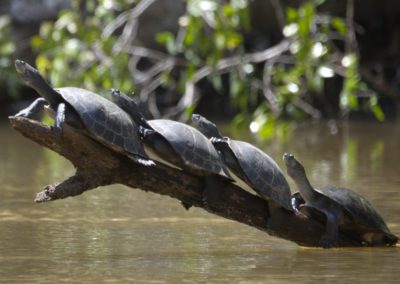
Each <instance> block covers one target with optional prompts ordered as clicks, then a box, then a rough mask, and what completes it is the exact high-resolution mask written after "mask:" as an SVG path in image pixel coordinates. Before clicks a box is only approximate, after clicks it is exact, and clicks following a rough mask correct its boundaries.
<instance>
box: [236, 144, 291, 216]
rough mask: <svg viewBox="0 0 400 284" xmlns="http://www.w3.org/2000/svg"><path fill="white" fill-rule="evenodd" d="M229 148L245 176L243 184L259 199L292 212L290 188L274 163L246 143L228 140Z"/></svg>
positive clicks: (264, 154)
mask: <svg viewBox="0 0 400 284" xmlns="http://www.w3.org/2000/svg"><path fill="white" fill-rule="evenodd" d="M229 147H230V149H231V150H232V153H233V154H234V156H235V157H236V159H237V162H238V163H239V165H240V168H241V169H242V171H243V173H244V174H245V175H246V178H247V179H246V180H245V182H246V183H247V184H248V185H249V186H250V187H251V188H252V189H253V190H255V191H256V192H257V193H258V194H259V195H260V196H261V197H263V198H265V199H272V200H274V201H275V202H277V203H278V204H280V205H281V206H282V207H284V208H286V209H288V210H292V206H291V193H290V187H289V184H288V182H287V181H286V178H285V177H284V175H283V174H282V171H281V170H280V168H279V166H278V165H277V164H276V162H275V161H274V160H273V159H272V158H271V157H270V156H268V155H267V154H266V153H264V152H263V151H261V150H260V149H258V148H257V147H255V146H253V145H251V144H250V143H247V142H243V141H237V140H229Z"/></svg>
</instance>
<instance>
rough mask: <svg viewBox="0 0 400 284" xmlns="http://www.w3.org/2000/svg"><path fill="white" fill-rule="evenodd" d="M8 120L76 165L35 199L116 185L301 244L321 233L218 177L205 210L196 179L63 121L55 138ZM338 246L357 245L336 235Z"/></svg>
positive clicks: (35, 125) (47, 130)
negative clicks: (135, 157)
mask: <svg viewBox="0 0 400 284" xmlns="http://www.w3.org/2000/svg"><path fill="white" fill-rule="evenodd" d="M9 120H10V123H11V125H12V126H13V127H14V128H15V129H16V130H17V131H19V132H20V133H22V134H23V135H24V136H25V137H27V138H28V139H31V140H33V141H34V142H36V143H38V144H40V145H42V146H44V147H47V148H49V149H51V150H53V151H55V152H57V153H59V154H60V155H62V156H64V157H65V158H67V159H68V160H70V161H71V162H72V164H73V165H74V166H75V168H76V173H75V175H74V176H72V177H70V178H68V179H67V180H65V181H63V182H61V183H55V184H52V185H48V186H46V187H45V188H44V190H43V191H42V192H40V193H38V194H37V196H36V199H35V201H36V202H47V201H52V200H57V199H62V198H66V197H68V196H76V195H79V194H81V193H83V192H85V191H87V190H90V189H94V188H96V187H99V186H104V185H109V184H114V183H120V184H124V185H127V186H129V187H132V188H140V189H142V190H145V191H152V192H154V193H158V194H161V195H168V196H170V197H172V198H176V199H178V200H180V201H183V202H185V203H187V204H191V205H193V206H196V207H201V208H203V209H205V210H207V211H208V212H210V213H213V214H216V215H219V216H221V217H224V218H227V219H231V220H235V221H237V222H241V223H244V224H247V225H249V226H251V227H254V228H257V229H259V230H261V231H264V232H267V233H268V234H270V235H273V236H276V237H280V238H283V239H286V240H290V241H292V242H295V243H297V244H299V245H303V246H318V241H319V239H320V237H321V235H322V234H323V233H324V225H323V224H321V223H319V222H318V221H316V220H313V219H310V218H307V217H304V216H301V215H296V214H294V213H293V212H289V211H287V210H284V209H280V208H278V209H273V207H271V208H270V209H271V210H269V207H270V204H268V202H267V201H265V200H263V199H261V198H259V197H258V196H256V195H253V194H251V193H249V192H247V191H245V190H243V189H241V188H239V187H237V186H236V185H234V184H231V183H227V182H226V181H222V180H221V187H220V192H219V196H220V198H219V199H218V200H217V202H216V203H215V204H214V203H213V206H212V207H211V208H209V207H207V208H206V207H205V205H204V204H203V202H202V190H203V179H202V178H201V177H198V176H195V175H192V174H191V173H187V172H184V171H180V170H177V169H173V168H169V167H167V166H163V165H160V164H158V165H157V166H155V167H145V166H142V165H139V164H137V163H135V162H133V161H132V160H130V159H129V158H127V157H125V156H124V155H120V154H118V153H116V152H113V151H111V150H109V149H108V148H106V147H105V146H103V145H101V144H100V143H97V142H96V141H94V140H92V139H90V138H88V137H87V136H85V135H84V134H83V133H82V132H80V131H78V130H76V129H74V128H72V127H69V126H68V125H64V127H63V135H62V136H59V135H57V134H55V133H54V132H53V131H52V128H51V127H49V126H46V125H43V124H41V123H40V122H37V121H34V120H30V119H27V118H23V117H10V118H9ZM269 212H271V213H269ZM339 245H340V246H360V245H361V244H360V243H358V242H356V241H354V240H351V239H350V238H348V237H347V236H345V235H343V234H341V235H340V239H339Z"/></svg>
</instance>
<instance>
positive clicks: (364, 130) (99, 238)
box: [0, 123, 400, 283]
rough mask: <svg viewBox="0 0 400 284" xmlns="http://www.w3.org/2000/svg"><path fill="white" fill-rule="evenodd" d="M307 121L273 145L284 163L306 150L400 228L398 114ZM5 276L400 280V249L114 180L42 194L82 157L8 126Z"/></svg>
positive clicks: (315, 179) (2, 212) (315, 176)
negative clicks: (220, 209)
mask: <svg viewBox="0 0 400 284" xmlns="http://www.w3.org/2000/svg"><path fill="white" fill-rule="evenodd" d="M337 131H338V132H337V135H331V131H330V130H329V128H328V127H326V124H324V123H323V124H315V125H311V126H309V125H303V126H299V127H297V128H295V129H294V131H293V133H292V135H290V136H282V137H286V138H284V139H282V140H279V141H277V140H275V141H273V142H270V143H268V144H264V145H261V144H260V147H261V148H263V149H265V150H266V151H267V152H268V153H270V154H271V156H272V157H274V158H275V159H276V160H277V161H278V163H279V164H280V165H282V162H281V156H282V153H283V152H285V151H290V152H293V153H294V154H296V155H297V156H298V157H299V159H301V161H302V163H303V164H304V165H305V167H306V168H307V169H308V172H309V176H310V180H311V182H312V183H313V184H314V185H315V186H324V185H328V184H336V185H342V186H345V187H349V188H352V189H354V190H356V191H358V192H360V193H361V194H363V195H365V196H366V197H367V198H368V199H369V200H370V201H371V202H372V204H374V205H375V207H376V208H377V209H378V211H379V212H381V214H382V215H383V216H384V217H385V219H386V220H387V221H388V225H389V227H390V228H391V230H392V231H393V232H394V233H396V234H397V235H399V234H400V226H399V224H400V220H399V217H398V216H400V177H399V174H398V173H399V167H398V161H399V158H400V157H399V156H400V153H399V152H398V150H397V149H398V145H399V141H400V140H399V138H400V129H399V125H396V124H383V125H380V124H361V123H354V124H351V125H338V127H337ZM0 137H2V140H1V142H0V143H1V147H0V157H1V158H2V159H1V162H0V184H1V193H0V282H4V283H9V282H17V283H21V282H27V283H35V282H40V283H54V282H62V281H66V282H72V281H74V282H77V283H82V282H87V283H94V282H99V281H114V282H118V283H121V282H129V281H131V282H135V283H164V282H175V283H176V282H189V283H191V282H199V281H200V282H201V281H202V282H218V283H224V282H225V283H227V282H233V283H241V282H246V283H249V282H250V283H260V282H268V283H275V282H276V283H278V282H279V283H281V282H289V281H290V282H293V281H300V282H302V283H303V282H307V283H313V282H320V281H321V280H322V281H329V280H335V281H340V282H350V281H354V282H363V281H368V282H378V281H379V282H381V281H385V282H388V283H390V282H395V281H396V280H397V279H395V276H394V275H397V266H398V265H397V264H398V262H399V261H400V252H399V249H398V248H394V249H393V248H392V249H386V248H381V249H333V250H321V249H309V248H301V247H298V246H296V245H294V244H292V243H290V242H287V241H284V240H280V239H276V238H273V237H269V236H267V235H265V234H264V233H261V232H258V231H256V230H254V229H252V228H250V227H247V226H245V225H242V224H238V223H235V222H232V221H228V220H224V219H222V218H218V217H215V216H213V215H210V214H208V213H206V212H204V211H203V210H200V209H196V208H194V209H191V210H190V211H186V210H184V209H183V208H182V207H181V205H180V204H179V202H178V201H176V200H173V199H170V198H168V197H162V196H158V195H155V194H152V193H144V192H142V191H139V190H133V189H128V188H126V187H123V186H118V185H115V186H109V187H104V188H101V189H96V190H93V191H89V192H87V193H85V194H83V195H81V196H79V197H75V198H68V199H65V200H60V201H56V202H52V203H47V204H34V203H33V202H32V200H33V198H34V196H35V193H36V192H37V191H40V190H41V188H42V187H43V186H44V185H46V184H48V183H51V182H54V181H59V180H62V179H64V178H65V177H67V176H69V175H71V174H72V173H73V171H74V169H73V167H72V166H71V164H70V163H69V162H68V161H66V160H64V159H63V158H61V157H59V156H58V155H57V154H54V153H52V152H50V151H47V150H45V149H43V148H41V147H39V146H36V145H35V144H34V143H33V142H30V141H28V140H27V139H25V138H23V137H22V136H20V135H19V134H18V133H17V132H15V131H12V130H11V129H10V127H9V126H8V125H6V124H4V125H0Z"/></svg>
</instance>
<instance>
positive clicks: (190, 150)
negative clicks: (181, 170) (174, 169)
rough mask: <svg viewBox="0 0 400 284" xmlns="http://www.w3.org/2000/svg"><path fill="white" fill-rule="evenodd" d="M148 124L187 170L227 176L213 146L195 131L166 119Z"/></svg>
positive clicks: (151, 121) (150, 121)
mask: <svg viewBox="0 0 400 284" xmlns="http://www.w3.org/2000/svg"><path fill="white" fill-rule="evenodd" d="M148 123H149V124H150V126H151V127H153V129H154V130H155V131H157V132H158V133H159V134H160V135H161V136H163V137H164V138H165V139H166V140H167V141H168V142H169V144H170V145H171V147H172V148H173V149H174V150H175V152H176V153H177V154H178V155H180V157H181V158H182V160H183V161H184V162H185V164H186V165H187V166H188V167H189V168H192V169H194V170H197V171H200V172H203V173H204V172H206V173H214V174H219V175H222V176H225V177H228V176H229V174H227V173H226V171H225V169H224V166H223V163H222V161H221V159H220V157H219V155H218V153H217V151H216V150H215V148H214V146H213V145H212V144H211V142H210V141H209V140H208V139H207V137H205V136H204V135H203V134H202V133H201V132H200V131H198V130H197V129H195V128H193V127H191V126H189V125H186V124H184V123H181V122H177V121H173V120H167V119H155V120H149V121H148Z"/></svg>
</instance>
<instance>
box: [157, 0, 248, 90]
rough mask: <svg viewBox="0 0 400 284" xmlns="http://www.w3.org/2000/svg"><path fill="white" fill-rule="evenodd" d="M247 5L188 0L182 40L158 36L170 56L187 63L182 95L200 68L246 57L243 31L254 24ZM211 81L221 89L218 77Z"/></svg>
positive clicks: (237, 0)
mask: <svg viewBox="0 0 400 284" xmlns="http://www.w3.org/2000/svg"><path fill="white" fill-rule="evenodd" d="M247 6H248V2H247V0H231V1H213V0H188V1H187V9H186V13H185V15H183V16H182V17H181V18H180V19H179V25H180V27H181V34H180V35H179V36H178V37H175V36H174V35H173V34H171V33H169V32H164V33H160V34H158V35H157V38H156V39H157V40H158V42H159V43H161V44H164V45H165V47H166V49H167V50H168V52H169V53H170V54H172V55H177V54H179V55H181V56H182V57H184V58H185V60H186V63H187V66H186V68H185V69H184V70H182V72H181V74H180V80H179V83H178V85H179V86H181V88H180V91H181V92H184V91H185V90H184V88H185V82H186V81H187V80H191V79H192V77H193V76H194V75H195V73H196V71H197V70H198V69H200V68H202V67H204V66H210V67H214V66H215V64H216V63H217V62H218V61H219V60H221V59H222V58H224V57H225V56H227V55H229V54H243V52H244V49H243V35H242V33H241V30H245V29H248V28H249V25H250V24H249V14H248V9H247ZM211 82H212V84H213V85H214V87H215V88H216V89H217V90H221V88H222V84H221V80H220V78H219V77H218V75H216V76H213V77H212V78H211Z"/></svg>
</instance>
